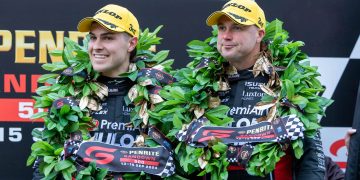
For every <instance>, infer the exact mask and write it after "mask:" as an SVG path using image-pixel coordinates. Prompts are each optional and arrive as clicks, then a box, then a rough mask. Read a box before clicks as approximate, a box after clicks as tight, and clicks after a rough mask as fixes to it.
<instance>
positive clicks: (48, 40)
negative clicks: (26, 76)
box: [39, 31, 64, 63]
mask: <svg viewBox="0 0 360 180" xmlns="http://www.w3.org/2000/svg"><path fill="white" fill-rule="evenodd" d="M56 42H57V43H55V41H54V37H53V35H52V33H51V31H39V63H47V54H48V51H52V50H55V49H57V50H61V49H63V48H64V31H56ZM50 58H51V61H52V62H60V61H61V57H55V56H51V55H50Z"/></svg>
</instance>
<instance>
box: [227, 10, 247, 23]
mask: <svg viewBox="0 0 360 180" xmlns="http://www.w3.org/2000/svg"><path fill="white" fill-rule="evenodd" d="M228 13H229V14H230V15H231V16H233V17H234V18H235V19H239V20H240V21H241V22H246V21H247V19H246V18H244V17H241V16H239V15H237V14H234V13H231V12H228Z"/></svg>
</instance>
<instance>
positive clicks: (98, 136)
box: [91, 76, 140, 147]
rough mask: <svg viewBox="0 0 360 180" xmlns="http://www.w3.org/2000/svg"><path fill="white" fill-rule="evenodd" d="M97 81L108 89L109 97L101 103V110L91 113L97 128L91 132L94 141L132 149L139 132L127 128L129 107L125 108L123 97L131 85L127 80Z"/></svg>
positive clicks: (102, 77)
mask: <svg viewBox="0 0 360 180" xmlns="http://www.w3.org/2000/svg"><path fill="white" fill-rule="evenodd" d="M98 81H99V82H101V83H103V84H105V85H106V86H108V88H109V96H108V97H107V98H106V100H105V101H103V102H102V103H101V105H102V109H101V110H100V111H97V112H93V113H92V117H93V119H94V120H95V121H97V122H98V123H97V124H98V126H97V127H96V128H94V129H93V130H92V131H91V135H92V136H93V137H94V140H95V141H100V142H104V143H107V144H113V145H119V146H124V147H132V146H133V144H134V141H135V140H136V137H137V135H139V134H140V131H139V130H138V129H135V128H131V127H127V126H126V125H127V123H129V122H130V112H131V107H128V106H126V104H125V100H124V96H126V95H127V93H128V91H129V89H130V88H131V86H132V85H133V83H132V82H131V81H130V80H129V79H128V78H109V77H104V76H101V77H100V78H98Z"/></svg>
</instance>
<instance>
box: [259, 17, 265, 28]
mask: <svg viewBox="0 0 360 180" xmlns="http://www.w3.org/2000/svg"><path fill="white" fill-rule="evenodd" d="M258 24H259V25H260V26H261V27H264V23H263V22H262V20H261V18H260V17H259V20H258Z"/></svg>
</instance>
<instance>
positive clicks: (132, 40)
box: [128, 37, 138, 52]
mask: <svg viewBox="0 0 360 180" xmlns="http://www.w3.org/2000/svg"><path fill="white" fill-rule="evenodd" d="M137 43H138V38H137V37H132V38H130V42H129V48H128V52H131V51H133V50H134V49H135V48H136V45H137Z"/></svg>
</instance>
